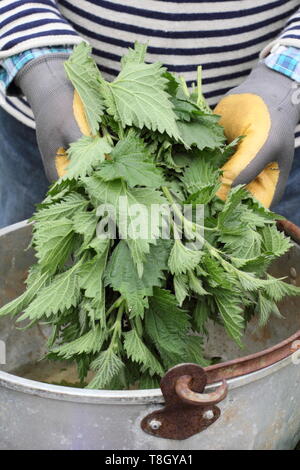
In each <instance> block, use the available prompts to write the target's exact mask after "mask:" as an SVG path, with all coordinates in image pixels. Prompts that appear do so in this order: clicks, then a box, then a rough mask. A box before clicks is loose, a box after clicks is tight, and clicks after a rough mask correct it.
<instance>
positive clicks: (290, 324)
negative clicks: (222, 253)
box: [0, 223, 300, 386]
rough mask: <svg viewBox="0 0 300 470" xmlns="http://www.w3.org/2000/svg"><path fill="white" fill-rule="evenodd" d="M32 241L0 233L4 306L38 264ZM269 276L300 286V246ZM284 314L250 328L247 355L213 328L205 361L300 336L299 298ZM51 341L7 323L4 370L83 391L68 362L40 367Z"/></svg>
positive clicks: (40, 329)
mask: <svg viewBox="0 0 300 470" xmlns="http://www.w3.org/2000/svg"><path fill="white" fill-rule="evenodd" d="M30 238H31V227H30V225H26V224H25V223H21V224H16V225H15V226H14V229H12V228H10V229H9V230H6V231H5V230H2V231H1V232H0V260H1V273H0V305H1V306H2V305H4V304H6V303H7V302H9V301H10V300H12V299H14V298H15V297H17V296H18V295H20V294H21V293H22V292H23V290H24V288H25V286H24V281H25V279H26V277H27V270H28V268H29V266H30V265H31V264H32V262H33V261H34V256H33V252H32V251H31V250H26V249H27V247H28V245H29V242H30ZM270 272H271V274H272V275H274V276H275V277H286V278H287V279H286V280H287V282H291V283H293V284H295V285H298V286H300V248H299V246H298V245H294V246H293V247H292V249H291V250H290V251H289V253H287V254H286V255H284V256H283V257H282V258H280V259H279V260H277V261H276V263H274V265H273V266H272V267H271V269H270ZM279 309H280V311H281V313H282V315H283V316H284V319H279V318H275V317H273V318H272V319H271V321H269V323H268V324H267V326H266V327H264V328H259V327H258V325H257V322H256V321H255V319H254V320H252V321H251V322H250V323H249V324H248V326H247V330H246V334H245V336H244V338H243V342H244V348H243V349H240V348H239V347H238V346H237V345H236V344H235V343H234V342H233V341H232V340H231V339H230V338H229V337H228V336H227V335H226V333H225V332H224V329H223V328H222V326H220V325H217V324H215V323H213V322H210V324H209V328H208V332H209V336H208V339H207V340H206V341H205V355H206V356H207V357H213V358H218V360H219V361H220V362H226V361H228V360H231V359H236V358H238V357H243V356H246V355H249V354H252V353H256V352H259V351H262V350H264V349H267V348H269V347H271V346H275V345H276V344H278V343H279V342H281V341H283V340H285V339H287V338H288V337H289V336H291V335H293V334H294V333H296V332H297V331H298V330H300V296H299V297H292V298H287V299H285V300H284V301H283V302H281V303H280V305H279ZM46 337H47V329H46V328H45V327H44V326H35V327H33V328H30V329H28V330H17V329H16V327H15V323H14V321H13V319H11V318H7V317H4V318H2V319H1V320H0V340H1V341H2V342H4V343H5V346H6V364H3V365H0V370H3V371H5V372H10V373H14V374H15V375H18V376H22V377H25V378H30V379H33V380H38V381H41V382H49V383H56V384H61V385H72V386H74V385H75V386H76V385H78V386H79V384H78V378H77V374H76V368H75V366H72V365H71V366H70V365H69V364H67V363H66V362H57V361H55V362H50V361H40V358H41V357H42V355H43V353H44V349H43V348H44V344H45V339H46Z"/></svg>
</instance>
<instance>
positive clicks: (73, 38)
mask: <svg viewBox="0 0 300 470" xmlns="http://www.w3.org/2000/svg"><path fill="white" fill-rule="evenodd" d="M0 25H1V27H0V60H3V59H6V58H7V57H11V56H13V55H15V54H19V53H21V52H24V51H26V50H28V49H33V48H39V47H49V46H62V45H63V46H65V45H68V46H71V45H75V44H78V43H79V42H81V41H82V38H80V36H79V35H78V33H77V32H76V31H75V29H74V28H73V27H72V25H71V24H70V23H68V21H67V20H66V19H65V18H64V17H63V16H62V15H61V13H60V11H59V10H58V8H57V4H56V1H55V0H30V1H27V0H1V2H0Z"/></svg>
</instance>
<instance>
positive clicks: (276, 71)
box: [0, 0, 300, 227]
mask: <svg viewBox="0 0 300 470" xmlns="http://www.w3.org/2000/svg"><path fill="white" fill-rule="evenodd" d="M0 21H1V23H0V24H1V29H0V106H1V110H0V227H4V226H6V225H9V224H12V223H15V222H17V221H20V220H23V219H26V218H28V217H30V216H31V214H32V213H33V211H34V206H35V204H36V203H38V202H40V201H41V200H42V199H43V197H44V194H45V192H46V190H47V187H48V184H49V181H54V180H55V179H56V178H57V171H56V167H55V154H56V150H57V149H58V148H59V147H64V148H67V147H68V145H69V144H70V143H71V142H72V141H74V140H76V139H78V138H79V137H80V136H81V132H80V129H79V128H78V126H77V123H76V121H75V118H74V116H73V111H72V101H73V88H72V85H71V84H70V82H69V81H68V80H67V77H66V75H65V72H64V67H63V64H64V61H65V60H66V58H67V57H68V56H69V55H70V53H71V51H72V48H73V47H74V45H76V44H78V43H80V42H81V41H82V40H85V41H87V42H89V43H90V44H91V45H92V47H93V54H94V58H95V60H96V61H97V64H98V65H99V67H100V69H101V71H102V73H103V74H104V76H105V78H106V79H113V78H114V77H115V76H116V75H117V73H118V71H119V61H120V58H121V56H122V55H123V54H124V53H126V50H127V48H128V47H129V46H132V45H133V43H134V42H135V41H136V40H138V41H139V42H142V43H147V44H148V46H149V47H148V53H149V54H148V59H149V60H150V61H158V60H159V61H161V62H163V63H164V64H165V65H166V66H167V67H168V69H169V70H170V71H172V72H176V73H179V74H181V75H182V76H183V77H184V78H185V79H186V80H187V84H188V86H190V85H191V84H192V82H193V81H195V79H196V68H197V65H198V64H202V66H203V69H204V72H203V74H204V80H203V90H204V95H205V96H206V98H207V99H208V102H209V104H210V105H211V106H213V107H214V106H215V105H216V109H215V112H216V113H218V114H220V116H221V123H222V125H223V126H224V128H225V133H226V135H227V137H228V140H229V141H231V140H232V139H234V138H235V137H236V136H238V135H243V136H244V138H243V140H242V141H241V143H240V144H239V146H238V148H237V151H236V153H235V154H234V155H233V156H232V157H231V159H230V160H229V161H228V162H227V163H226V164H225V166H224V168H223V170H224V172H223V186H222V197H226V194H227V193H228V190H229V188H230V187H231V186H232V185H236V184H247V185H248V186H247V187H248V188H249V190H250V191H251V192H252V193H253V194H254V195H255V196H256V197H257V198H258V199H259V200H260V201H261V202H262V203H263V204H264V205H265V206H267V207H269V206H271V207H272V208H273V209H274V210H277V211H278V212H280V213H281V214H283V215H285V216H286V217H287V218H289V219H290V220H292V221H293V222H295V223H297V224H298V225H300V204H299V201H300V184H299V178H300V147H299V145H300V127H299V126H297V124H298V122H299V113H300V105H299V101H300V99H299V97H300V94H299V91H298V85H297V83H298V82H299V77H300V65H299V63H300V33H299V28H300V27H299V24H300V1H298V0H269V1H267V0H262V1H260V2H256V1H255V0H244V1H243V2H237V1H234V0H232V1H228V0H223V1H222V0H220V1H213V2H212V1H197V0H190V1H182V0H176V1H164V0H144V1H143V2H139V1H138V0H126V1H125V0H124V1H117V0H72V1H71V0H57V1H55V0H34V1H33V0H31V1H26V0H1V6H0ZM224 95H225V96H224ZM295 129H296V133H295ZM294 133H295V134H294ZM294 136H295V137H294ZM294 156H295V158H294ZM290 170H292V171H291V172H290ZM289 174H290V176H289ZM280 201H281V202H280Z"/></svg>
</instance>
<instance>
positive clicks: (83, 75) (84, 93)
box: [65, 42, 104, 135]
mask: <svg viewBox="0 0 300 470" xmlns="http://www.w3.org/2000/svg"><path fill="white" fill-rule="evenodd" d="M91 51H92V48H91V46H89V45H88V44H86V43H85V42H82V43H80V44H79V45H78V46H76V47H75V48H74V51H73V53H72V55H71V56H70V58H69V59H68V60H67V61H66V62H65V69H66V73H67V75H68V77H69V79H70V80H71V82H72V84H73V86H74V88H75V90H76V91H77V93H78V94H79V96H80V98H81V100H82V102H83V105H84V109H85V113H86V117H87V120H88V123H89V125H90V128H91V131H92V134H93V135H95V134H96V133H97V131H98V128H99V123H100V122H101V116H102V115H103V112H104V100H103V98H102V96H101V93H100V84H99V82H100V81H101V80H102V77H101V74H100V72H99V70H98V67H97V65H96V63H95V61H94V60H93V59H92V58H91V57H90V54H91Z"/></svg>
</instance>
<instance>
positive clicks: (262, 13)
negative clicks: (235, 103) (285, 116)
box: [0, 0, 300, 143]
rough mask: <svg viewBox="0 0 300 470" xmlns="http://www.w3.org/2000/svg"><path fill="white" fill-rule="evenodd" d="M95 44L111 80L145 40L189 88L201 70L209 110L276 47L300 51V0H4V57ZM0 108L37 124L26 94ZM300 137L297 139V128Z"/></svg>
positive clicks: (0, 27) (154, 57)
mask: <svg viewBox="0 0 300 470" xmlns="http://www.w3.org/2000/svg"><path fill="white" fill-rule="evenodd" d="M82 38H84V39H85V40H87V41H88V42H89V43H90V44H91V45H92V46H93V53H94V57H95V59H96V61H97V63H98V64H99V67H100V69H101V71H102V73H103V74H104V75H105V76H106V78H108V79H112V78H113V77H115V76H116V74H117V73H118V71H119V61H120V58H121V56H122V55H123V54H124V53H125V51H126V49H127V48H128V47H129V46H132V44H133V43H134V41H136V40H138V41H140V42H144V43H145V42H146V43H148V45H149V47H148V52H149V54H148V59H149V60H150V61H161V62H162V63H164V64H165V65H166V66H167V67H168V68H169V70H170V71H173V72H177V73H179V74H181V75H182V76H184V78H185V79H186V80H187V82H188V85H190V84H191V83H192V82H193V81H194V80H195V71H196V67H197V65H198V64H202V65H203V69H204V71H203V76H204V79H203V89H204V93H205V96H206V97H207V98H208V101H209V103H210V104H211V105H215V104H216V103H217V102H218V100H219V99H220V98H221V97H222V96H223V95H224V93H226V92H227V91H228V90H229V89H230V88H232V87H234V86H236V85H238V84H240V83H241V82H242V81H243V79H244V78H245V77H246V76H247V74H248V73H249V72H250V70H251V68H252V67H253V65H254V64H255V63H256V61H257V60H258V57H259V55H261V57H264V56H266V55H267V54H268V53H269V52H270V50H271V49H272V47H273V46H274V45H277V44H282V45H289V46H294V47H298V48H300V0H260V1H259V2H257V0H219V1H216V0H210V1H198V0H189V1H182V0H174V1H168V0H143V1H141V0H121V1H118V0H57V1H55V0H31V1H26V0H1V2H0V66H1V60H4V59H5V58H8V57H11V56H13V55H15V54H18V53H20V52H23V51H26V50H28V49H31V48H40V47H46V46H60V45H67V46H69V45H74V44H78V43H79V42H80V41H81V40H82ZM0 104H1V106H2V107H3V108H5V109H6V110H7V111H8V112H10V113H11V114H12V115H14V116H15V117H16V118H17V119H19V120H21V121H22V122H23V123H25V124H27V125H28V126H30V127H34V121H33V116H32V112H31V110H30V108H29V106H28V104H27V102H26V99H24V98H22V97H11V96H6V95H5V94H4V93H1V94H0ZM296 137H299V139H298V140H299V143H300V127H299V129H297V132H296Z"/></svg>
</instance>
